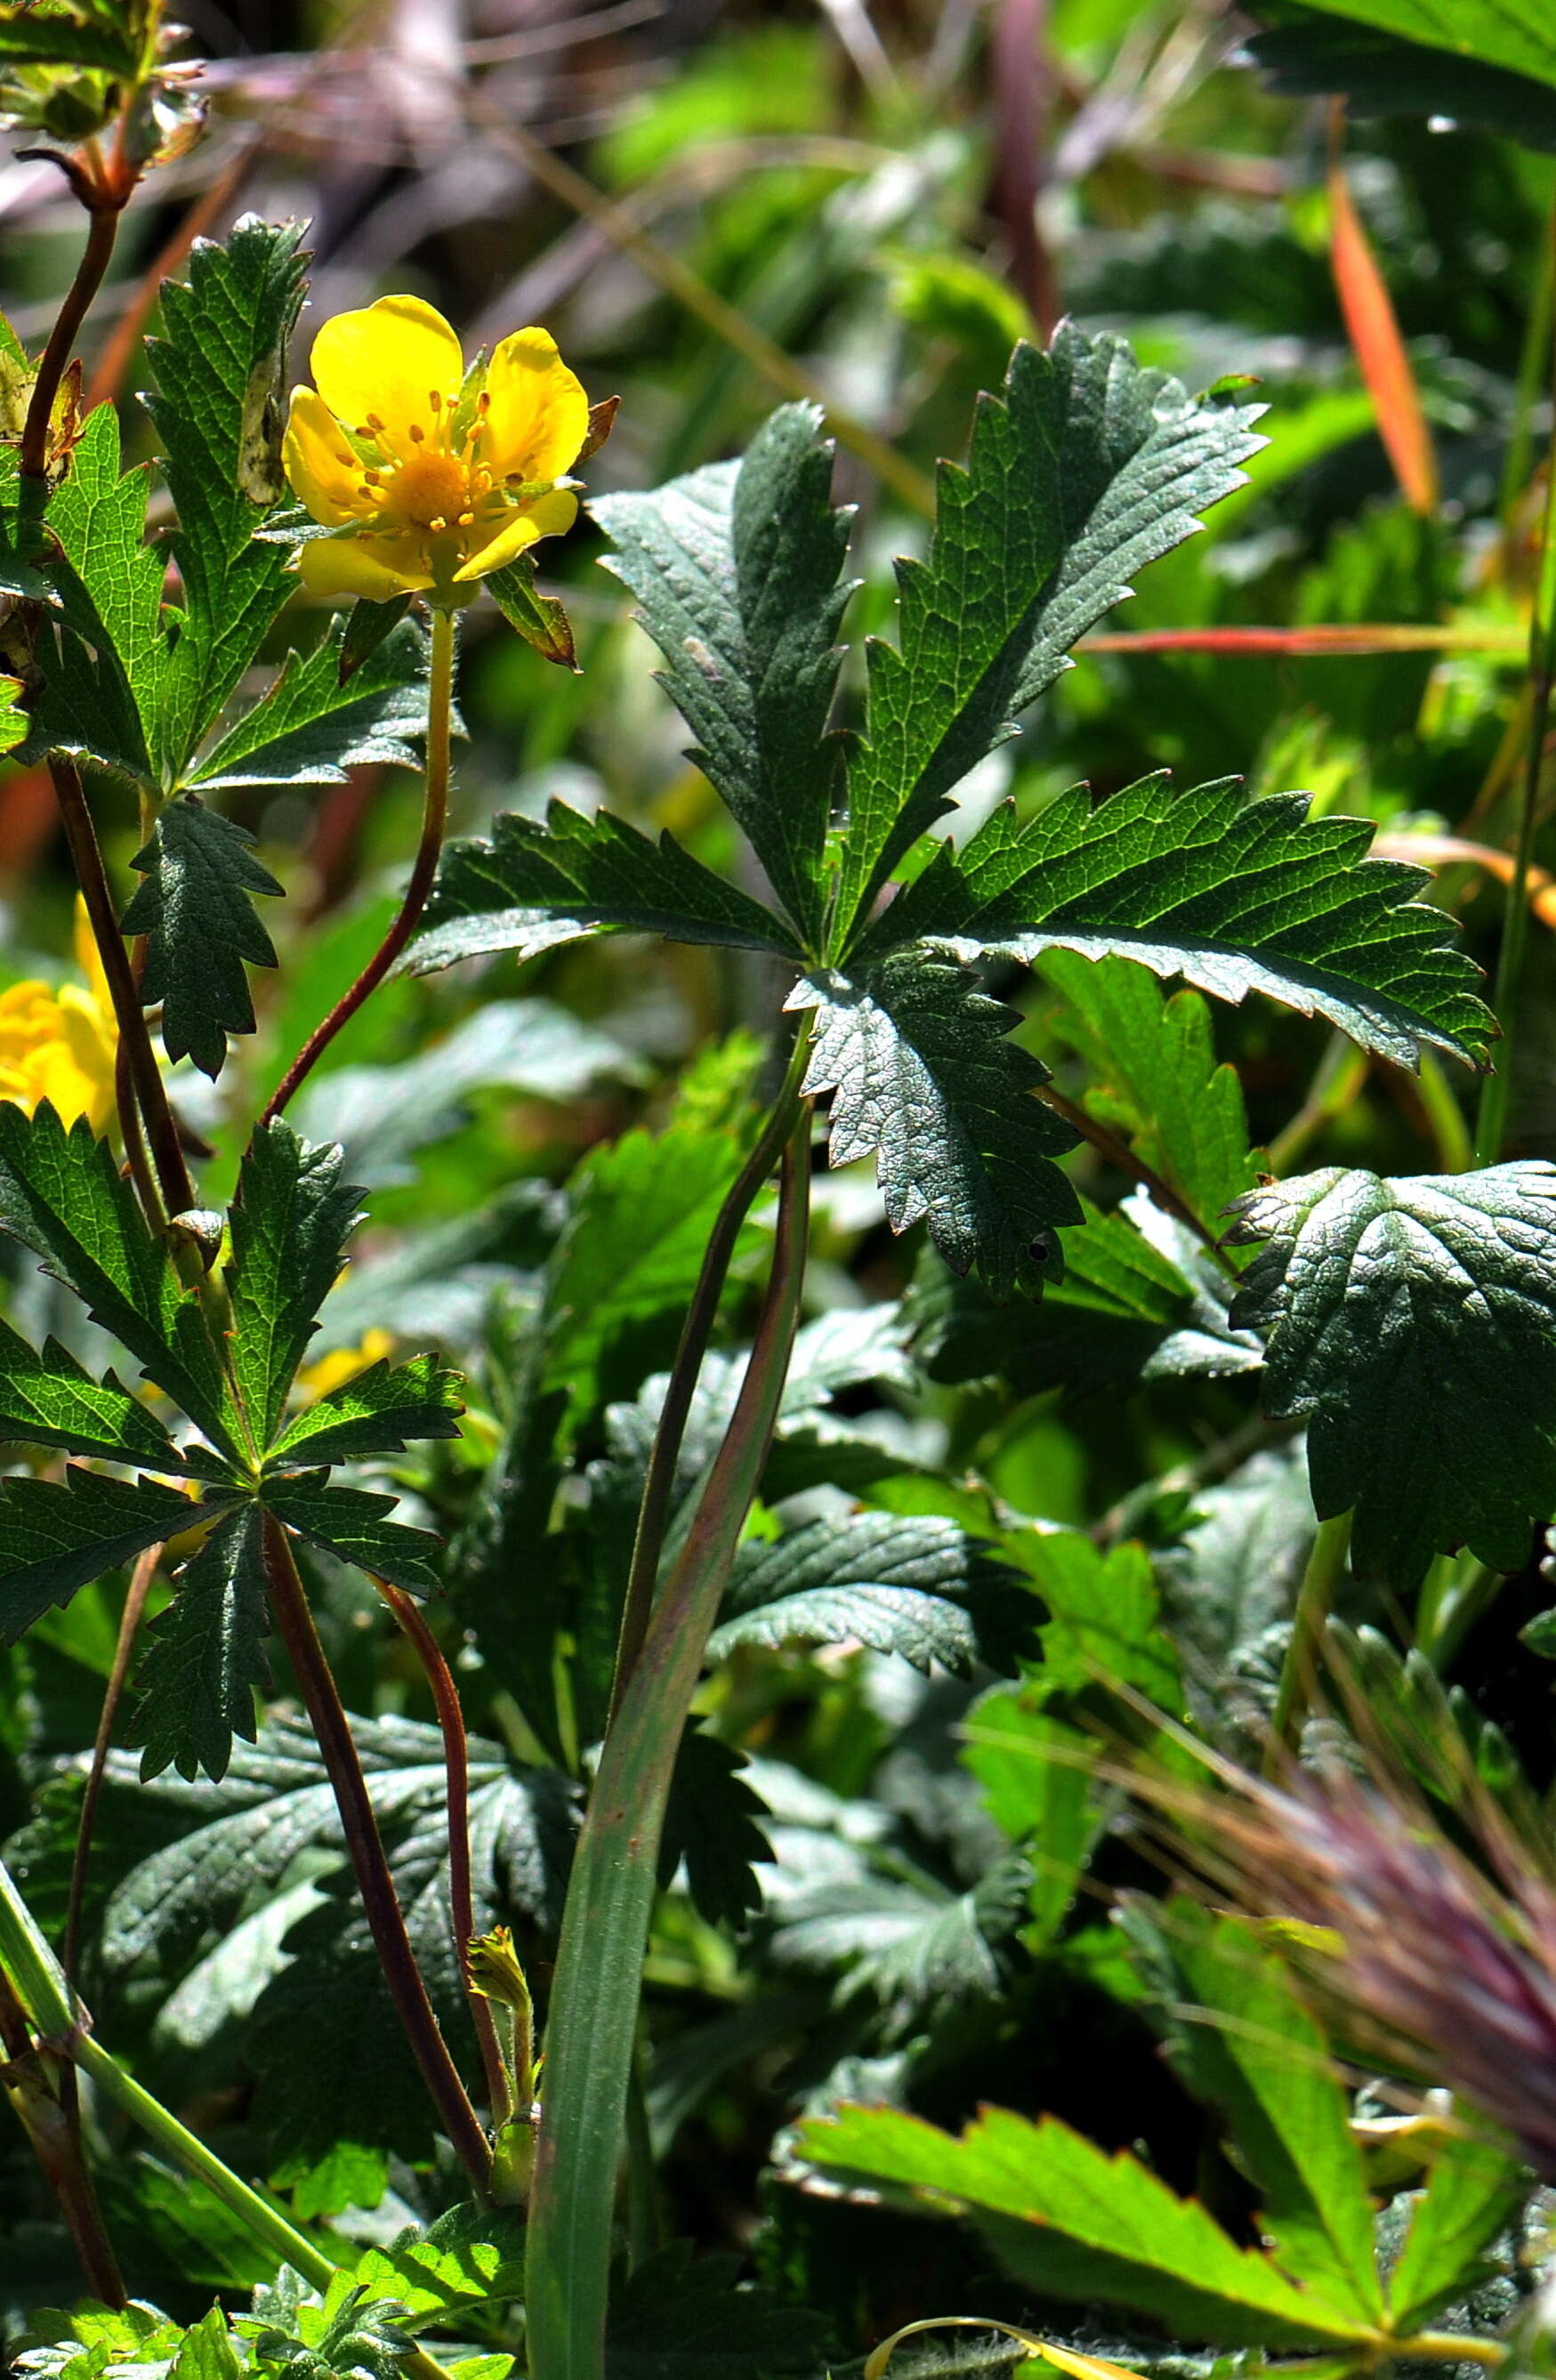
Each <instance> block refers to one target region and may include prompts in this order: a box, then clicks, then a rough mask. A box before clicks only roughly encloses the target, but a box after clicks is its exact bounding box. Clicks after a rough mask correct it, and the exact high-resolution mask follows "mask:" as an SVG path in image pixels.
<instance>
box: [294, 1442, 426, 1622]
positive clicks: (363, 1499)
mask: <svg viewBox="0 0 1556 2380" xmlns="http://www.w3.org/2000/svg"><path fill="white" fill-rule="evenodd" d="M328 1479H329V1473H328V1472H327V1471H299V1472H297V1473H294V1474H292V1475H284V1476H282V1477H280V1478H277V1479H274V1480H271V1481H270V1482H268V1483H267V1485H266V1488H265V1499H264V1500H265V1506H266V1509H267V1510H268V1511H269V1512H274V1514H275V1517H276V1519H277V1520H278V1521H284V1522H285V1523H286V1526H287V1527H288V1528H289V1529H296V1531H297V1532H298V1536H302V1537H307V1538H308V1539H309V1541H310V1543H311V1544H313V1545H316V1546H322V1547H323V1548H324V1550H325V1552H326V1553H331V1554H334V1555H335V1556H337V1558H338V1559H339V1560H341V1561H345V1562H354V1563H355V1564H356V1566H357V1568H358V1569H359V1570H365V1571H369V1572H371V1573H372V1575H373V1576H374V1577H375V1578H383V1579H387V1581H388V1582H389V1585H391V1586H403V1587H407V1588H408V1589H409V1591H410V1592H411V1593H412V1594H413V1595H432V1594H435V1593H436V1591H437V1586H438V1574H437V1572H436V1571H435V1570H434V1569H433V1568H432V1559H433V1557H434V1556H435V1555H436V1554H437V1552H438V1549H439V1542H440V1541H439V1539H438V1538H436V1537H434V1536H432V1534H431V1532H430V1531H428V1530H426V1529H407V1527H406V1526H405V1525H404V1524H403V1523H402V1522H399V1521H391V1520H390V1519H389V1517H388V1516H389V1514H390V1513H391V1512H393V1511H394V1509H395V1501H396V1500H395V1498H394V1497H393V1496H374V1495H371V1494H370V1493H369V1491H368V1490H367V1489H366V1488H332V1487H330V1486H328V1485H327V1484H326V1483H327V1482H328Z"/></svg>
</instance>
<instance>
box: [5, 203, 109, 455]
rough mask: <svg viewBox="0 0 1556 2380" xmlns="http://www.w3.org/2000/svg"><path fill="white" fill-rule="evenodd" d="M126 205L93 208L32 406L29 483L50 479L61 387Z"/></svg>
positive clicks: (25, 450) (26, 429)
mask: <svg viewBox="0 0 1556 2380" xmlns="http://www.w3.org/2000/svg"><path fill="white" fill-rule="evenodd" d="M126 196H128V192H127V193H126ZM123 203H124V201H123V200H121V199H117V198H108V197H106V196H103V197H100V198H98V199H97V200H95V201H94V202H92V203H91V204H89V205H88V207H87V225H88V229H87V244H86V246H85V248H84V249H82V251H81V261H80V262H79V265H78V266H77V267H76V278H75V279H74V281H72V283H71V284H70V286H69V288H68V290H67V292H66V297H65V303H64V305H63V306H62V307H61V308H60V310H59V313H58V316H57V318H56V320H55V326H54V329H53V330H52V331H51V332H50V333H49V343H48V346H46V347H45V348H44V349H43V361H42V363H41V364H40V365H39V367H38V377H37V379H36V380H35V381H34V382H33V383H32V394H31V395H30V397H29V398H28V401H27V419H26V420H25V421H24V422H23V424H22V431H21V455H20V462H21V475H22V477H23V479H24V480H42V479H43V478H44V477H45V476H46V473H47V470H48V458H49V423H50V422H51V421H52V419H54V407H55V397H56V396H57V395H59V384H60V383H61V381H62V380H63V379H64V378H65V373H66V368H67V365H68V364H69V361H70V356H71V351H72V349H73V348H74V346H75V345H76V335H77V333H78V332H79V330H80V327H81V324H82V323H83V322H85V320H86V317H87V309H88V308H89V307H90V306H91V301H92V299H93V298H94V297H96V295H97V293H98V291H99V289H101V288H102V286H103V274H104V273H106V272H107V270H108V264H109V261H110V259H111V258H112V256H113V253H114V242H115V240H116V239H117V237H118V236H119V214H120V211H121V209H122V207H123Z"/></svg>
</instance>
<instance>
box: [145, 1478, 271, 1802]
mask: <svg viewBox="0 0 1556 2380" xmlns="http://www.w3.org/2000/svg"><path fill="white" fill-rule="evenodd" d="M263 1526H264V1522H263V1515H262V1514H261V1512H260V1510H259V1508H258V1506H257V1505H254V1504H251V1503H250V1504H245V1505H243V1506H241V1507H240V1508H239V1509H238V1511H237V1512H234V1513H232V1514H231V1515H230V1516H229V1517H228V1518H227V1519H226V1520H225V1521H219V1522H218V1523H217V1524H216V1526H215V1528H214V1529H213V1531H212V1532H211V1535H210V1536H209V1537H208V1538H207V1539H206V1541H205V1543H204V1545H203V1546H202V1547H201V1549H200V1551H199V1552H198V1553H197V1554H196V1555H195V1556H194V1558H193V1560H190V1561H188V1562H186V1564H185V1565H184V1568H183V1570H182V1571H181V1572H180V1573H179V1575H178V1581H177V1589H176V1594H175V1596H174V1599H173V1601H172V1602H171V1603H170V1604H169V1605H168V1607H167V1609H166V1610H165V1611H163V1612H159V1614H158V1615H157V1618H156V1619H155V1620H154V1621H152V1630H151V1637H150V1642H149V1645H148V1647H147V1651H146V1654H145V1658H144V1659H143V1660H142V1662H141V1664H140V1675H139V1678H138V1680H137V1683H138V1685H139V1687H140V1703H139V1706H138V1707H137V1710H136V1713H135V1725H134V1730H133V1733H132V1734H131V1737H130V1741H131V1743H138V1744H140V1746H141V1747H142V1748H141V1753H140V1774H141V1776H142V1777H145V1778H150V1777H156V1776H158V1775H160V1773H161V1772H162V1770H163V1769H164V1768H167V1767H176V1769H177V1771H178V1773H179V1775H180V1776H181V1777H193V1776H195V1775H197V1774H198V1772H199V1771H200V1770H201V1769H203V1770H204V1771H205V1774H206V1775H207V1776H208V1777H218V1778H219V1777H225V1775H226V1771H227V1763H228V1762H229V1761H230V1760H231V1758H232V1740H233V1737H234V1736H235V1735H240V1736H242V1737H243V1738H244V1739H245V1740H246V1741H247V1742H248V1743H253V1742H254V1738H255V1717H254V1695H255V1693H256V1691H257V1690H259V1689H262V1687H263V1686H264V1684H265V1663H264V1652H263V1645H264V1636H265V1630H266V1626H267V1621H266V1607H265V1573H264V1560H263V1552H262V1531H263Z"/></svg>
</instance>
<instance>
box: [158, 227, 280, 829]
mask: <svg viewBox="0 0 1556 2380" xmlns="http://www.w3.org/2000/svg"><path fill="white" fill-rule="evenodd" d="M301 237H302V230H301V226H300V225H298V224H267V223H261V221H260V219H259V217H258V216H257V215H245V216H243V217H242V219H241V221H240V222H238V223H237V225H235V226H234V228H233V230H232V231H231V232H230V233H229V235H228V237H227V238H226V240H225V243H224V244H223V245H222V246H220V247H217V246H216V245H215V244H214V243H213V242H212V241H209V240H198V241H197V242H196V243H195V246H194V249H192V251H191V253H190V256H189V262H188V281H187V282H186V281H164V283H163V285H162V322H163V332H164V335H163V336H162V337H161V338H160V339H153V340H152V341H151V342H150V343H149V347H148V354H149V357H150V360H151V365H152V372H153V374H154V376H155V379H156V388H157V393H156V394H155V395H152V396H149V397H148V398H147V400H146V402H147V406H148V408H149V410H150V412H151V416H152V421H153V423H154V424H155V426H156V431H157V435H158V439H159V441H160V443H161V446H162V454H163V468H164V471H165V473H166V476H167V484H168V486H169V488H170V490H171V491H172V494H173V501H174V503H175V504H176V507H177V512H178V528H177V533H176V540H175V552H176V555H177V561H178V571H179V576H180V577H181V578H182V580H183V584H184V616H183V622H182V625H181V627H180V628H179V631H178V636H177V638H176V642H175V644H174V646H173V650H172V653H171V656H170V659H169V662H168V667H167V674H166V682H165V686H164V694H163V704H164V718H163V734H162V744H163V752H162V759H163V766H164V769H165V770H166V771H168V773H169V777H170V780H171V781H172V782H175V783H176V782H177V781H178V779H179V778H180V776H181V774H182V771H184V769H185V767H186V765H187V763H188V759H189V757H190V755H191V754H192V753H193V752H194V750H195V748H196V747H197V746H198V745H199V743H200V741H201V737H202V736H203V735H205V733H206V731H207V729H208V728H209V727H210V726H211V724H212V722H213V720H214V719H215V717H216V714H217V712H218V711H219V710H221V708H222V705H223V704H224V703H225V700H226V698H227V697H228V696H229V695H230V694H231V692H232V690H233V688H234V687H235V686H237V681H238V679H239V677H240V676H241V675H242V674H243V672H244V671H245V670H246V669H247V668H248V666H249V662H251V661H252V660H253V657H254V655H255V653H256V651H257V650H259V645H260V640H261V637H263V635H264V633H265V631H266V629H267V628H268V627H269V626H270V624H271V622H272V621H273V620H274V617H275V614H276V613H277V612H278V611H279V610H280V608H281V606H282V604H283V603H284V602H285V601H286V596H287V593H288V592H289V589H290V585H291V581H290V580H289V578H288V576H287V553H286V548H285V547H284V546H281V545H274V544H269V543H267V542H266V541H264V540H262V539H256V538H255V536H254V531H255V529H256V528H259V527H260V526H261V523H262V521H263V519H264V516H265V514H266V512H267V511H268V510H269V509H270V507H271V506H272V505H273V504H275V502H276V501H277V499H278V498H279V497H280V496H281V495H282V493H283V492H284V490H285V482H284V480H282V477H281V473H280V442H281V414H280V406H281V389H282V379H283V374H284V370H285V366H286V346H287V342H288V340H289V339H290V337H291V334H292V327H293V325H294V323H295V322H296V321H297V316H298V307H299V306H300V305H301V303H302V292H303V278H304V269H305V264H306V259H305V258H304V257H303V256H302V254H301V253H300V252H299V243H300V240H301Z"/></svg>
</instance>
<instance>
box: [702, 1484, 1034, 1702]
mask: <svg viewBox="0 0 1556 2380" xmlns="http://www.w3.org/2000/svg"><path fill="white" fill-rule="evenodd" d="M724 1614H725V1616H724V1617H723V1620H722V1621H721V1622H720V1625H719V1626H718V1627H717V1628H716V1629H715V1631H714V1632H713V1635H712V1637H711V1640H710V1643H709V1646H708V1656H709V1658H710V1659H711V1660H712V1661H715V1662H718V1661H723V1659H725V1658H727V1656H728V1655H729V1654H730V1653H732V1652H733V1651H734V1650H735V1647H736V1645H786V1644H792V1643H796V1642H798V1643H807V1642H808V1643H812V1644H821V1645H837V1644H842V1643H844V1642H845V1641H846V1640H848V1639H850V1638H852V1639H856V1640H857V1642H858V1643H859V1644H861V1645H869V1647H870V1648H871V1650H872V1651H874V1652H878V1653H896V1654H900V1655H901V1657H902V1658H904V1659H905V1660H907V1661H911V1662H912V1663H913V1665H914V1667H915V1668H916V1669H919V1670H929V1669H930V1668H931V1667H932V1666H933V1665H934V1664H936V1663H938V1664H939V1665H940V1667H941V1668H942V1669H945V1670H952V1671H953V1672H954V1674H955V1675H957V1676H958V1677H967V1676H970V1675H971V1673H972V1670H973V1668H974V1665H975V1664H976V1663H979V1662H981V1663H983V1664H984V1665H986V1666H987V1667H988V1668H991V1669H996V1670H1004V1671H1006V1672H1007V1673H1008V1672H1010V1671H1011V1670H1014V1668H1015V1659H1016V1657H1017V1655H1018V1654H1019V1653H1020V1652H1021V1651H1022V1649H1023V1648H1024V1647H1025V1646H1027V1645H1030V1643H1031V1640H1032V1638H1033V1635H1034V1633H1035V1631H1036V1627H1037V1622H1038V1619H1039V1609H1038V1605H1037V1603H1036V1601H1035V1599H1034V1597H1033V1596H1032V1595H1031V1593H1030V1591H1029V1589H1028V1588H1027V1586H1026V1585H1024V1584H1023V1583H1022V1581H1021V1579H1020V1578H1019V1576H1018V1575H1017V1574H1016V1573H1014V1572H1013V1571H1011V1570H1010V1569H1009V1568H1008V1567H1007V1566H1006V1565H1005V1564H1004V1563H1003V1562H1001V1561H999V1560H995V1559H994V1558H993V1557H992V1556H991V1553H990V1551H989V1549H988V1548H986V1547H982V1546H979V1544H978V1543H977V1542H976V1540H975V1539H973V1538H971V1537H969V1536H966V1534H965V1533H964V1531H962V1530H961V1529H959V1528H957V1527H956V1525H955V1524H954V1522H951V1521H945V1520H941V1519H939V1518H937V1517H935V1516H933V1515H931V1514H903V1515H900V1516H899V1515H898V1514H896V1513H890V1512H857V1513H854V1514H852V1515H851V1516H850V1517H849V1518H848V1519H846V1520H845V1521H834V1520H821V1521H810V1522H807V1523H805V1524H803V1525H802V1526H801V1527H799V1528H797V1529H791V1530H790V1531H789V1533H788V1534H787V1536H783V1537H779V1538H778V1539H776V1540H775V1541H773V1542H772V1543H765V1544H764V1543H762V1542H760V1541H759V1540H753V1541H752V1542H751V1543H750V1544H748V1545H747V1546H744V1547H742V1548H741V1550H740V1555H739V1559H738V1560H737V1561H736V1563H735V1574H734V1577H733V1578H732V1580H731V1582H730V1588H729V1593H728V1596H727V1597H726V1599H725V1604H724Z"/></svg>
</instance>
